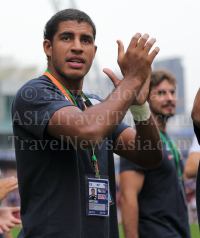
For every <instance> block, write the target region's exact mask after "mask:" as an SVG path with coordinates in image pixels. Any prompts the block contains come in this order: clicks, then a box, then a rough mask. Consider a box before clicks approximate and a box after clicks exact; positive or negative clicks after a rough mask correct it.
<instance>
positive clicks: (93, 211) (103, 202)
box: [86, 178, 109, 216]
mask: <svg viewBox="0 0 200 238" xmlns="http://www.w3.org/2000/svg"><path fill="white" fill-rule="evenodd" d="M87 190H88V191H87V206H86V210H87V211H86V213H87V215H88V216H91V215H92V216H109V201H108V199H109V196H108V191H109V180H108V179H96V178H88V183H87Z"/></svg>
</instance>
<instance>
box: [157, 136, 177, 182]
mask: <svg viewBox="0 0 200 238" xmlns="http://www.w3.org/2000/svg"><path fill="white" fill-rule="evenodd" d="M160 137H161V139H162V141H163V142H164V143H165V145H166V146H167V147H168V149H169V150H170V153H171V155H173V157H174V158H175V162H176V170H177V172H178V177H179V178H182V172H181V167H180V163H179V155H178V150H177V148H176V146H175V145H174V143H173V142H172V140H170V141H171V142H172V143H171V144H172V146H171V145H170V143H169V141H168V140H167V139H166V138H165V136H164V135H163V133H162V132H161V131H160Z"/></svg>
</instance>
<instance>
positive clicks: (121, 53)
mask: <svg viewBox="0 0 200 238" xmlns="http://www.w3.org/2000/svg"><path fill="white" fill-rule="evenodd" d="M117 44H118V58H117V61H118V63H119V62H120V61H121V59H122V58H123V56H124V44H123V43H122V41H120V40H117Z"/></svg>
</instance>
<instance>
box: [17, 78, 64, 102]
mask: <svg viewBox="0 0 200 238" xmlns="http://www.w3.org/2000/svg"><path fill="white" fill-rule="evenodd" d="M55 93H57V94H59V95H60V96H61V97H64V95H63V94H62V93H61V92H60V90H59V89H58V88H57V87H56V86H55V85H54V84H53V83H52V81H51V80H50V79H49V78H48V77H47V76H45V75H42V76H40V77H39V78H34V79H31V80H29V81H28V82H27V83H25V84H24V85H23V86H22V87H21V88H20V89H19V90H18V91H17V93H16V94H15V97H14V101H13V102H14V103H20V102H21V101H23V102H29V103H30V102H32V101H34V100H37V99H42V98H44V99H47V96H49V95H51V94H54V95H55Z"/></svg>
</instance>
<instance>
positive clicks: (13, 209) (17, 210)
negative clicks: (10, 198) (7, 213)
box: [10, 207, 20, 213]
mask: <svg viewBox="0 0 200 238" xmlns="http://www.w3.org/2000/svg"><path fill="white" fill-rule="evenodd" d="M10 209H11V212H12V213H15V212H20V207H11V208H10Z"/></svg>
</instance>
